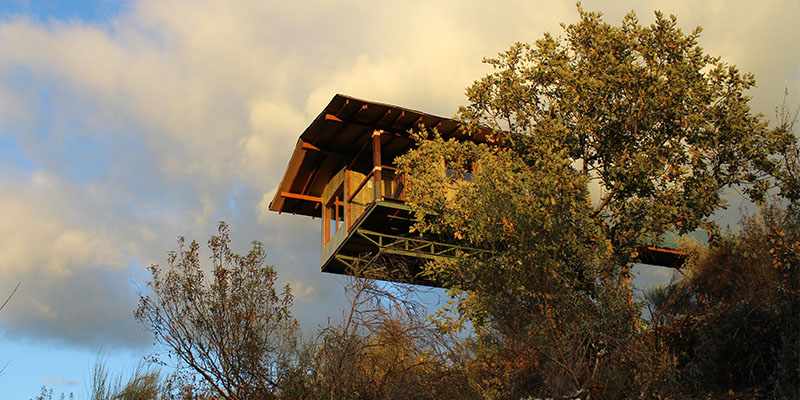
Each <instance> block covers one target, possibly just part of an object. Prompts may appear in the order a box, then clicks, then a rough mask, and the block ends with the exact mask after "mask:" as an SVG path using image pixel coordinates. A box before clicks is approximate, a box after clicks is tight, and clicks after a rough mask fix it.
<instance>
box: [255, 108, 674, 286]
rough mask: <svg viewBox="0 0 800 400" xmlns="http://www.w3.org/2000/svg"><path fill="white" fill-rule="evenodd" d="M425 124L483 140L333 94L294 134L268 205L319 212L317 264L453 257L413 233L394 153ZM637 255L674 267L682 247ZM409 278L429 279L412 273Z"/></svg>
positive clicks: (455, 248) (337, 267)
mask: <svg viewBox="0 0 800 400" xmlns="http://www.w3.org/2000/svg"><path fill="white" fill-rule="evenodd" d="M420 125H424V126H425V127H427V128H436V129H437V130H438V132H439V133H440V135H441V136H442V137H444V138H455V139H457V140H471V141H476V142H483V141H485V140H486V138H487V136H488V135H489V134H491V131H489V130H478V131H477V132H474V131H472V132H468V131H467V130H466V129H464V128H463V127H462V126H461V125H460V124H459V123H458V122H456V121H454V120H451V119H448V118H442V117H437V116H434V115H430V114H426V113H423V112H419V111H414V110H409V109H405V108H401V107H397V106H392V105H388V104H381V103H375V102H370V101H365V100H360V99H356V98H352V97H348V96H343V95H336V96H334V97H333V99H332V100H331V101H330V103H329V104H328V105H327V106H326V107H325V109H323V110H322V112H321V113H320V114H319V115H318V116H317V117H316V118H315V119H314V121H313V122H312V123H311V125H309V126H308V127H307V128H306V129H305V131H304V132H303V133H302V134H301V135H300V138H299V140H298V141H297V145H296V146H295V149H294V152H293V153H292V157H291V159H290V160H289V165H288V166H287V168H286V172H285V173H284V176H283V179H282V181H281V183H280V186H279V187H278V190H277V192H276V193H275V197H274V198H273V200H272V202H271V203H270V206H269V209H270V210H271V211H277V212H279V213H283V212H286V213H292V214H299V215H306V216H310V217H315V218H320V220H321V223H322V228H321V234H322V238H321V243H322V249H321V253H322V261H321V264H322V271H323V272H330V273H337V274H346V273H347V271H348V265H350V264H351V263H353V262H354V261H355V260H357V259H358V258H360V257H364V256H367V257H373V256H378V255H383V256H389V257H392V258H393V259H396V260H398V261H402V262H403V264H404V265H406V266H407V267H409V270H410V271H411V272H412V275H414V273H415V272H418V271H419V270H420V267H421V266H422V265H423V264H424V262H425V261H427V260H430V259H437V258H446V257H456V256H457V255H458V254H460V252H462V251H470V250H469V249H465V248H463V247H460V245H459V244H458V243H445V242H444V241H439V240H435V239H433V238H430V237H424V236H420V235H419V234H411V233H410V231H409V228H410V227H411V225H412V224H413V215H412V213H411V210H410V209H409V207H407V206H406V205H405V197H404V188H405V179H404V176H403V175H402V174H400V173H398V170H397V168H395V166H394V165H393V160H394V158H395V157H396V156H399V155H401V154H404V153H405V152H406V151H408V150H409V149H411V148H412V147H413V146H414V140H413V139H412V138H411V136H410V133H409V131H410V130H412V129H415V128H417V127H418V126H420ZM639 253H640V254H639V255H640V257H639V258H640V261H641V262H644V263H647V264H654V265H661V266H667V267H673V268H677V267H679V266H680V265H681V264H682V263H683V257H684V254H682V253H680V252H678V251H676V250H673V249H670V248H664V247H657V246H642V248H641V249H640V252H639ZM411 280H412V281H413V282H414V283H425V284H431V282H425V281H421V280H418V279H416V278H412V279H411Z"/></svg>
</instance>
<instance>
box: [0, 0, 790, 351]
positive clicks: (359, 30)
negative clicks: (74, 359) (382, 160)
mask: <svg viewBox="0 0 800 400" xmlns="http://www.w3.org/2000/svg"><path fill="white" fill-rule="evenodd" d="M768 3H769V2H768ZM616 4H617V3H615V4H614V5H611V4H608V3H605V2H601V1H584V7H585V8H586V9H590V10H591V9H602V10H604V11H606V12H607V15H608V17H609V18H608V20H609V22H611V23H617V22H618V21H619V19H620V18H621V16H622V15H623V14H624V13H625V12H626V11H627V10H630V9H632V8H635V9H636V10H637V11H638V12H639V15H640V19H641V20H642V21H643V22H644V23H649V21H651V20H652V18H651V15H652V14H651V13H650V12H651V10H652V9H656V8H661V9H664V10H665V11H666V12H674V13H676V14H678V16H679V24H680V26H681V27H685V29H684V30H690V29H691V28H692V27H693V26H694V25H703V26H704V27H705V28H706V31H705V33H704V34H703V36H702V37H701V45H702V46H704V47H705V48H706V49H708V50H709V52H710V53H711V54H719V55H722V56H725V57H726V58H727V57H730V58H731V59H732V60H731V62H733V63H736V64H739V65H740V66H741V67H742V68H743V69H745V70H749V71H753V72H755V73H756V75H757V78H758V79H759V82H760V87H759V90H763V92H758V93H759V96H762V93H765V94H763V97H765V98H766V100H764V101H763V102H762V103H758V104H759V107H760V108H759V109H758V110H759V111H764V112H769V111H770V110H771V109H772V107H774V106H775V105H777V103H776V102H779V101H780V98H779V97H780V96H779V95H780V94H781V93H783V87H784V86H789V87H790V92H791V91H792V90H794V89H793V88H797V85H798V83H797V82H798V81H797V74H798V73H797V71H798V55H797V54H798V45H797V40H798V39H797V38H798V37H800V35H798V34H797V27H796V24H795V23H794V22H796V17H797V15H798V10H797V9H798V6H797V4H796V3H795V2H789V1H787V2H774V3H769V4H768V5H767V6H764V5H762V4H752V5H751V4H750V3H749V2H724V3H722V2H707V3H702V4H701V3H696V2H689V1H681V2H663V3H662V2H649V3H644V4H641V3H640V2H633V1H630V2H628V3H623V4H622V6H618V5H616ZM793 18H794V20H793ZM576 19H577V15H576V13H575V11H574V6H573V4H572V3H571V2H563V3H554V2H545V1H534V2H531V1H523V0H507V1H498V2H493V3H492V4H491V5H487V4H484V3H478V2H474V3H463V2H457V1H449V0H447V1H445V0H443V1H434V2H431V1H418V0H412V1H407V2H403V3H402V4H398V3H389V2H372V1H364V0H352V1H346V2H335V3H334V2H330V3H328V2H322V3H320V2H315V1H307V2H304V1H301V2H264V1H260V0H246V1H236V2H230V1H222V0H136V1H131V2H129V4H127V5H126V6H125V7H119V9H118V10H117V11H116V12H115V13H114V14H113V16H112V17H110V18H109V19H106V20H94V21H91V22H85V21H81V20H79V19H74V18H70V19H69V20H58V19H47V20H37V19H36V18H35V17H31V16H24V15H23V16H19V15H17V16H2V18H0V54H3V57H0V145H1V146H8V147H9V148H12V144H13V149H12V150H9V151H7V152H4V151H0V157H2V158H0V215H2V216H3V217H2V218H1V219H0V237H2V240H0V282H3V283H2V284H0V293H7V292H9V291H10V290H11V289H13V285H14V284H16V282H18V281H21V282H22V288H21V289H20V292H19V293H18V295H17V296H15V298H14V299H13V300H12V302H11V303H9V306H8V307H7V308H6V309H5V310H3V313H2V314H0V321H3V326H4V329H5V332H6V333H5V334H6V336H7V337H16V338H33V339H35V340H42V341H57V342H59V343H65V344H68V345H72V346H80V347H88V348H92V349H94V350H96V346H98V345H109V344H113V345H115V346H122V347H124V346H129V347H137V346H144V345H146V343H147V342H148V341H147V335H146V334H144V333H143V332H142V331H141V329H140V328H138V327H137V326H136V323H135V322H134V321H133V320H132V318H131V312H132V310H133V308H134V307H135V305H136V299H137V295H136V291H135V288H134V287H133V285H132V284H131V281H135V282H139V283H141V282H143V280H145V279H146V278H147V275H146V273H145V271H144V267H145V266H146V265H148V264H150V263H154V262H162V263H163V260H164V259H165V256H166V253H167V251H168V250H169V249H172V248H174V247H175V245H174V243H175V238H176V237H177V236H178V235H186V236H187V238H189V239H197V240H198V241H199V242H201V243H203V242H205V240H206V239H207V238H208V237H209V236H210V235H211V234H213V233H214V232H215V227H216V224H217V221H219V220H226V221H227V222H228V223H229V224H230V225H231V227H232V238H233V240H234V245H235V246H239V247H237V250H239V251H246V250H247V244H248V243H249V242H250V241H252V240H260V241H262V242H263V243H264V244H265V248H266V249H267V251H268V253H269V260H268V262H269V263H271V264H274V265H275V266H276V268H277V269H278V274H279V279H281V281H282V282H293V283H294V286H295V293H296V295H297V300H298V301H297V302H296V303H295V313H296V314H297V315H298V316H299V317H300V318H301V320H302V321H303V322H304V323H305V324H306V326H310V327H314V326H316V325H317V324H319V323H322V321H324V320H325V318H326V317H328V316H338V315H339V314H340V310H341V308H342V304H343V302H344V297H343V295H342V293H341V283H340V280H341V279H340V278H336V277H334V276H331V275H323V274H320V273H319V263H320V256H319V250H318V247H319V220H312V219H309V218H306V217H300V216H290V215H277V214H275V213H271V212H268V211H266V207H267V205H268V203H269V200H271V198H272V194H273V193H274V189H275V188H276V187H277V185H278V183H279V181H280V179H281V176H282V174H283V171H284V168H285V165H286V162H287V161H288V159H289V156H290V155H291V150H292V148H293V146H294V145H295V143H296V140H297V137H298V136H299V134H300V133H301V132H302V130H303V129H304V128H305V126H307V124H308V123H310V122H311V120H312V119H313V118H314V117H315V116H316V115H317V114H318V113H319V111H320V110H321V109H322V108H323V107H324V106H325V105H326V104H327V103H328V101H329V100H330V98H331V97H332V96H333V95H334V94H335V93H344V94H348V95H352V96H356V97H361V98H366V99H370V100H375V101H380V102H385V103H390V104H397V105H399V106H404V107H410V108H416V109H419V110H423V111H426V112H430V113H434V114H439V115H443V116H451V115H453V114H454V112H455V111H456V109H457V106H458V105H459V104H461V103H463V91H464V88H465V87H466V86H468V85H469V84H470V83H471V82H472V81H473V80H475V79H477V78H479V77H480V76H481V75H483V74H485V73H487V72H488V70H487V68H486V66H485V65H483V64H481V63H480V59H481V58H482V57H484V56H493V55H494V54H496V53H497V52H498V51H502V50H504V49H505V48H507V47H508V46H509V45H510V44H512V43H513V42H514V41H517V40H522V41H533V40H535V39H537V38H539V37H541V35H542V33H543V32H545V31H551V32H554V33H555V34H556V35H559V34H561V31H560V28H559V27H558V23H559V22H562V21H565V22H567V23H569V22H571V21H575V20H576ZM730 21H736V23H735V24H732V23H731V22H730ZM792 21H794V22H792ZM765 26H770V29H764V27H765ZM776 88H777V89H776ZM798 89H800V88H798ZM776 90H779V91H780V93H778V95H776V96H773V92H775V91H776ZM793 96H794V95H793ZM796 99H797V97H791V99H790V100H791V101H793V103H790V104H798V102H797V101H796ZM759 101H761V100H759ZM6 286H10V287H6Z"/></svg>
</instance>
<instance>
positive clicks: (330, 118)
mask: <svg viewBox="0 0 800 400" xmlns="http://www.w3.org/2000/svg"><path fill="white" fill-rule="evenodd" d="M325 120H327V121H334V122H342V120H341V119H339V117H337V116H335V115H333V114H325Z"/></svg>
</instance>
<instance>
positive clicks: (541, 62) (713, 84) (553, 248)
mask: <svg viewBox="0 0 800 400" xmlns="http://www.w3.org/2000/svg"><path fill="white" fill-rule="evenodd" d="M578 13H579V16H580V21H579V22H578V23H575V24H571V25H567V26H563V27H564V30H565V34H566V37H565V38H564V39H563V40H562V39H556V38H553V37H552V36H551V35H549V34H546V35H545V36H544V37H543V38H542V39H540V40H538V41H536V42H535V43H534V44H533V45H531V44H524V43H517V44H515V45H514V46H512V47H511V48H510V49H509V50H507V51H506V52H503V53H501V54H499V56H498V57H497V58H492V59H487V60H485V62H486V63H488V64H489V65H490V66H492V68H493V69H494V72H493V73H491V74H489V75H487V76H486V77H484V78H482V79H480V80H478V81H476V82H475V83H474V84H473V85H472V86H471V87H470V88H468V89H467V97H468V100H469V105H467V106H466V107H462V108H461V109H460V110H459V115H458V117H459V118H460V119H461V120H463V121H464V122H465V123H466V124H468V125H471V126H488V127H490V128H492V129H493V132H494V133H493V135H492V136H491V137H490V138H489V143H487V144H474V143H468V142H457V141H454V140H449V141H445V140H442V139H441V138H439V137H437V135H436V133H435V132H424V131H423V132H421V133H419V135H418V138H419V146H418V148H416V149H414V150H412V151H410V152H409V153H408V154H406V155H404V156H402V157H400V158H399V159H398V160H396V161H397V163H398V164H399V165H400V168H401V170H402V171H403V172H405V173H406V174H407V183H408V185H407V194H406V197H407V202H408V204H409V205H410V206H411V207H412V208H413V209H414V210H415V211H416V213H417V216H418V221H419V222H418V223H417V224H416V226H415V229H417V230H419V231H421V232H424V233H425V234H428V235H433V236H438V237H439V239H440V240H446V241H456V242H460V243H463V244H466V245H468V247H472V248H478V249H483V250H484V251H479V252H471V253H468V254H464V256H463V257H461V258H459V259H457V260H450V261H439V262H433V263H429V264H428V266H427V267H426V271H427V273H429V274H431V275H433V276H434V278H435V279H437V280H438V281H439V282H442V283H443V284H444V285H445V286H446V287H448V288H449V289H450V293H451V295H453V297H454V299H455V304H454V305H453V306H452V307H444V308H443V309H442V312H441V313H440V322H441V323H442V325H443V326H444V327H447V328H454V329H457V328H459V327H461V326H463V323H464V322H466V321H470V322H471V323H472V325H473V326H474V328H475V332H476V344H477V345H478V347H477V348H478V351H477V354H479V355H481V357H479V359H478V360H477V361H476V362H478V363H479V364H480V363H483V364H485V365H492V366H498V365H499V366H501V367H500V368H499V369H498V368H495V367H491V368H478V370H479V371H484V372H485V373H486V374H488V375H486V376H484V377H483V378H481V379H483V380H484V381H486V382H489V383H488V384H487V386H486V390H485V391H484V394H485V395H487V396H488V397H499V398H505V397H522V396H529V395H537V394H538V395H546V396H553V395H558V396H590V395H594V396H598V395H599V396H603V397H614V396H639V395H641V393H643V392H644V391H647V390H650V388H648V387H645V386H643V384H642V383H641V382H639V381H638V380H637V379H635V378H636V373H635V368H634V366H635V365H636V363H637V362H639V360H638V359H637V352H636V351H634V349H635V348H636V345H637V343H638V341H639V335H638V332H639V330H638V329H637V327H638V318H637V317H638V310H637V308H636V306H635V305H634V304H633V303H632V301H631V292H630V287H629V279H630V267H631V264H632V260H633V259H634V257H635V255H636V250H637V247H638V246H639V245H640V244H642V243H659V242H660V239H661V237H662V235H663V234H664V233H665V232H668V231H673V232H678V233H686V232H690V231H693V230H695V229H697V228H705V229H707V230H708V231H709V232H711V233H715V232H717V229H716V226H715V225H714V224H713V222H712V221H711V220H710V216H711V215H712V214H713V213H714V212H715V211H716V210H718V209H720V208H722V207H724V206H725V203H724V200H723V198H722V194H723V191H724V190H725V189H726V188H729V187H732V186H742V187H744V189H745V191H746V192H747V193H748V194H750V195H751V197H752V198H753V199H755V200H761V199H763V198H764V196H765V193H766V190H767V189H768V188H769V187H770V186H771V185H772V184H773V183H774V181H772V180H771V179H772V177H773V176H774V175H775V174H776V171H778V170H779V167H780V165H781V162H782V159H781V155H782V154H787V152H789V151H790V150H791V149H796V139H795V138H794V136H793V135H792V134H791V133H790V132H789V131H787V129H786V127H779V128H776V129H769V128H768V125H767V123H766V122H765V121H764V120H763V119H762V118H761V116H760V115H753V114H752V113H751V112H750V108H749V106H748V97H747V96H746V95H745V92H746V90H747V89H748V88H750V87H752V86H753V85H754V83H755V81H754V78H753V77H752V75H750V74H741V73H740V72H739V71H738V70H737V69H736V68H735V67H734V66H729V65H727V64H726V63H724V62H723V61H721V60H720V59H719V58H716V57H712V56H709V55H706V54H705V53H704V52H703V50H702V49H701V48H700V47H699V46H698V44H697V39H698V37H699V34H700V29H699V28H698V29H696V30H695V31H693V32H692V33H691V34H688V35H687V34H684V33H683V32H681V30H680V29H678V28H677V27H676V18H675V17H674V16H671V17H665V16H664V15H662V14H661V13H659V12H656V13H655V17H656V18H655V23H654V24H652V25H651V26H641V25H640V24H639V21H638V19H637V17H636V15H635V14H633V13H631V14H629V15H627V16H626V17H625V18H624V19H623V21H622V24H621V26H619V27H617V26H611V25H609V24H607V23H606V22H604V21H603V20H602V17H601V15H600V14H599V13H592V12H586V11H584V10H583V9H581V8H580V6H579V7H578ZM452 165H476V168H475V169H476V170H475V172H474V173H472V174H471V176H470V178H471V184H469V185H464V184H461V183H459V182H460V180H462V179H463V178H466V176H465V175H463V174H458V173H456V174H450V176H448V174H445V171H444V170H445V166H452ZM787 193H788V192H787ZM520 349H524V351H521V350H520ZM503 365H505V367H503ZM548 371H550V372H548Z"/></svg>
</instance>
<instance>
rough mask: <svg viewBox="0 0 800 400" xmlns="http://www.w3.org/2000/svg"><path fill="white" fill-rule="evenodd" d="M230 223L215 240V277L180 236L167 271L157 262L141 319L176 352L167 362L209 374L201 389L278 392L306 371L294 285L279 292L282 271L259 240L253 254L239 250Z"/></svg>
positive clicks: (243, 394)
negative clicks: (300, 360) (299, 362)
mask: <svg viewBox="0 0 800 400" xmlns="http://www.w3.org/2000/svg"><path fill="white" fill-rule="evenodd" d="M228 235H229V233H228V227H227V225H225V224H224V223H220V225H219V235H218V236H213V237H212V238H211V240H209V241H208V247H209V248H210V249H211V252H212V255H211V261H212V270H211V271H210V272H211V275H212V276H213V279H212V280H211V282H210V285H209V284H207V283H208V282H207V280H206V276H205V272H204V271H203V268H202V266H201V261H200V256H199V248H200V246H199V245H198V244H197V242H192V243H191V244H190V245H189V247H188V248H186V246H185V244H184V239H183V238H179V239H178V247H179V249H178V251H177V252H172V253H170V256H169V259H168V261H169V269H168V270H167V271H166V273H165V274H164V275H162V271H161V269H160V268H159V267H158V265H153V266H151V267H150V271H151V273H152V276H153V278H152V281H150V282H149V287H150V289H151V293H150V294H149V295H144V296H142V298H141V302H140V304H139V308H138V309H137V310H136V312H135V314H134V315H135V317H136V319H138V320H139V321H141V322H142V324H143V325H144V326H145V327H146V328H147V329H148V330H150V331H151V332H152V333H153V336H154V338H155V340H156V341H157V342H158V343H160V344H161V345H162V346H164V347H165V348H166V349H168V350H169V351H170V352H169V353H168V354H167V355H166V357H165V359H162V360H161V361H162V362H165V363H166V362H169V361H170V360H172V359H175V360H177V363H176V364H175V366H176V367H177V368H178V369H179V370H181V371H185V372H187V373H188V374H189V375H194V374H196V375H198V376H200V377H202V380H201V381H200V382H199V386H198V387H196V388H193V390H196V391H199V392H200V393H208V392H213V393H216V394H218V395H219V396H221V397H222V398H225V399H242V400H245V399H253V398H259V399H269V398H276V397H277V396H278V395H279V394H280V393H282V392H283V391H284V389H285V388H286V387H287V386H291V385H292V384H293V380H294V379H295V377H296V375H297V374H298V373H300V372H301V371H298V370H297V369H296V368H295V367H296V362H295V361H296V360H295V358H296V356H297V354H296V352H295V350H296V348H297V341H298V338H299V331H298V327H297V326H298V325H297V321H296V320H295V319H294V318H293V317H292V315H291V312H290V310H289V307H290V305H291V302H292V296H291V293H290V291H289V288H288V286H287V287H285V288H284V289H283V292H282V293H280V294H279V293H278V292H277V290H276V289H275V279H276V273H275V270H274V269H273V268H272V267H271V266H268V265H266V264H265V261H266V252H265V251H264V249H263V247H262V246H261V244H260V243H258V242H254V243H253V248H252V249H251V250H250V252H249V253H248V254H246V255H239V254H236V253H234V252H233V251H232V250H231V249H230V247H229V246H228V245H229V243H230V238H229V236H228Z"/></svg>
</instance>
